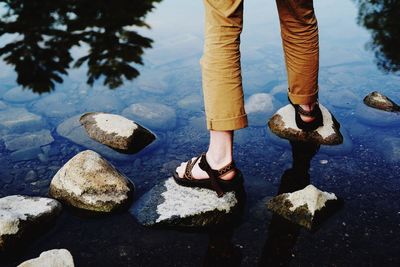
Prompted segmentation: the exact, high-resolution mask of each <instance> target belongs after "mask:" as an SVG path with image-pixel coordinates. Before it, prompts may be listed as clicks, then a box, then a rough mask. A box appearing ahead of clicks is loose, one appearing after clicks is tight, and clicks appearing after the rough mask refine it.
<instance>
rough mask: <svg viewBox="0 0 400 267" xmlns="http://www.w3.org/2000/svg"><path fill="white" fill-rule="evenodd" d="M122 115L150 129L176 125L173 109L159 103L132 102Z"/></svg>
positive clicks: (172, 127) (162, 128) (168, 128)
mask: <svg viewBox="0 0 400 267" xmlns="http://www.w3.org/2000/svg"><path fill="white" fill-rule="evenodd" d="M122 115H123V116H125V117H127V118H129V119H132V120H134V121H136V122H138V123H140V124H141V125H144V126H145V127H147V128H149V129H151V130H153V129H154V130H172V129H174V128H175V126H176V113H175V110H174V109H173V108H170V107H168V106H166V105H163V104H159V103H136V104H132V105H130V106H129V107H127V108H126V109H124V110H123V111H122Z"/></svg>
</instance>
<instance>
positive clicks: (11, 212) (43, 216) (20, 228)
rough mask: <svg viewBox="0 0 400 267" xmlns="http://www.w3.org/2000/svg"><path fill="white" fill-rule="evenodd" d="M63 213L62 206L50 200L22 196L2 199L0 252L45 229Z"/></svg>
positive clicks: (0, 208)
mask: <svg viewBox="0 0 400 267" xmlns="http://www.w3.org/2000/svg"><path fill="white" fill-rule="evenodd" d="M60 211H61V204H60V203H59V202H58V201H56V200H54V199H50V198H42V197H28V196H21V195H14V196H7V197H3V198H0V251H5V250H8V249H11V248H13V247H14V246H17V245H18V243H20V242H22V240H23V239H24V238H25V237H26V236H27V235H30V234H32V233H33V232H34V230H35V229H36V228H37V227H44V226H45V225H46V224H47V223H49V222H50V221H52V220H53V219H54V218H55V217H56V216H57V215H58V214H59V213H60Z"/></svg>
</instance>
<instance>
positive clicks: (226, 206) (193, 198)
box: [131, 177, 239, 227]
mask: <svg viewBox="0 0 400 267" xmlns="http://www.w3.org/2000/svg"><path fill="white" fill-rule="evenodd" d="M238 206H239V201H238V198H237V196H236V193H235V192H228V193H225V194H224V196H223V197H221V198H218V196H217V194H216V193H215V192H214V191H212V190H209V189H203V188H197V187H183V186H180V185H178V184H177V183H176V182H175V181H174V179H173V178H172V177H171V178H169V179H167V180H165V181H164V182H161V183H160V184H158V185H156V186H154V187H153V188H152V189H151V190H150V191H149V192H147V193H146V194H145V195H143V196H142V197H141V198H140V199H139V200H138V201H137V202H135V204H134V206H133V207H132V209H131V213H132V214H133V215H134V216H135V217H136V219H137V220H138V221H139V223H140V224H142V225H145V226H180V227H201V226H215V225H219V224H223V223H226V222H227V221H229V219H228V218H229V217H230V216H228V215H231V214H234V213H235V210H236V209H237V207H238Z"/></svg>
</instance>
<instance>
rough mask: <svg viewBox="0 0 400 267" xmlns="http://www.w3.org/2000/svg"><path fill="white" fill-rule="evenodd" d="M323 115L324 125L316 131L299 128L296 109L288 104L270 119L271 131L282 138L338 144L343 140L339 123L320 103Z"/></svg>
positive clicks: (322, 143)
mask: <svg viewBox="0 0 400 267" xmlns="http://www.w3.org/2000/svg"><path fill="white" fill-rule="evenodd" d="M319 106H320V108H321V112H322V116H323V124H324V125H323V126H321V127H319V128H317V129H316V130H314V131H310V132H306V131H302V130H301V129H299V128H298V127H297V125H296V121H295V109H294V107H293V106H292V105H290V104H289V105H286V106H284V107H283V108H281V109H279V110H278V111H277V112H276V113H275V115H274V116H272V118H271V119H270V120H269V122H268V126H269V127H270V129H271V131H272V132H273V133H274V134H276V135H278V136H279V137H281V138H284V139H289V140H293V141H303V142H313V143H317V144H321V145H338V144H341V143H342V142H343V136H342V134H341V133H340V131H339V127H340V125H339V123H338V122H337V121H336V119H335V117H333V115H332V114H331V113H330V112H329V110H328V109H326V108H325V107H324V106H323V105H321V104H319Z"/></svg>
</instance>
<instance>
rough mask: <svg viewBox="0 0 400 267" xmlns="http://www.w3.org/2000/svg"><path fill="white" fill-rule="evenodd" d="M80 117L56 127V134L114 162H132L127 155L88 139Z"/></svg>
mask: <svg viewBox="0 0 400 267" xmlns="http://www.w3.org/2000/svg"><path fill="white" fill-rule="evenodd" d="M80 117H81V115H77V116H74V117H72V118H69V119H67V120H65V121H64V122H63V123H61V124H60V125H59V126H58V127H57V133H58V134H59V135H61V136H62V137H65V138H67V139H69V140H71V141H72V142H74V143H76V144H78V145H81V146H84V147H86V148H88V149H90V150H94V151H96V152H98V153H100V154H101V155H104V156H105V157H107V158H110V159H114V160H132V157H131V156H129V155H125V154H121V153H119V152H117V151H115V150H113V149H111V148H109V147H108V146H105V145H102V144H100V143H99V142H96V141H94V140H93V139H91V138H90V137H89V135H88V134H87V132H86V130H85V128H84V127H83V125H81V123H80V122H79V119H80Z"/></svg>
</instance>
